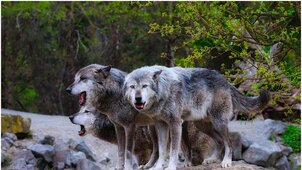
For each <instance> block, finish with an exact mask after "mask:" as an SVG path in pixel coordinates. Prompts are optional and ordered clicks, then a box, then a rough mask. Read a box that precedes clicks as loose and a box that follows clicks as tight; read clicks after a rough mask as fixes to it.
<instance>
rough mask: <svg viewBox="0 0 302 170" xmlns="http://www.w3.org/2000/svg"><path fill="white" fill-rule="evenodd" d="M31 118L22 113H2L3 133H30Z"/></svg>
mask: <svg viewBox="0 0 302 170" xmlns="http://www.w3.org/2000/svg"><path fill="white" fill-rule="evenodd" d="M30 125H31V119H30V118H24V117H22V116H20V115H7V114H2V115H1V133H5V132H9V133H28V132H29V131H30Z"/></svg>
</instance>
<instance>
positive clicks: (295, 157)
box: [289, 153, 301, 169]
mask: <svg viewBox="0 0 302 170" xmlns="http://www.w3.org/2000/svg"><path fill="white" fill-rule="evenodd" d="M289 160H290V167H291V168H290V169H297V168H301V153H294V154H291V155H290V156H289Z"/></svg>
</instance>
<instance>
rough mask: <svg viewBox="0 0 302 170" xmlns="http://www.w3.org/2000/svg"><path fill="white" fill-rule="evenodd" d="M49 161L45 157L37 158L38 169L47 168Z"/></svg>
mask: <svg viewBox="0 0 302 170" xmlns="http://www.w3.org/2000/svg"><path fill="white" fill-rule="evenodd" d="M46 166H47V162H46V161H45V160H44V159H43V158H41V157H40V158H37V169H45V167H46Z"/></svg>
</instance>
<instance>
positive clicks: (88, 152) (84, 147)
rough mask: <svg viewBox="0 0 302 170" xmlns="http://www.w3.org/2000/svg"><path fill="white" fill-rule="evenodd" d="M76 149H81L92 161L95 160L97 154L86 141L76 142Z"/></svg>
mask: <svg viewBox="0 0 302 170" xmlns="http://www.w3.org/2000/svg"><path fill="white" fill-rule="evenodd" d="M74 150H75V151H81V152H83V153H84V154H85V155H86V157H87V158H88V159H90V160H92V161H95V160H96V159H95V155H94V154H93V153H92V151H91V150H90V149H89V147H88V146H87V145H86V143H85V142H84V141H82V140H81V141H77V142H76V143H75V147H74Z"/></svg>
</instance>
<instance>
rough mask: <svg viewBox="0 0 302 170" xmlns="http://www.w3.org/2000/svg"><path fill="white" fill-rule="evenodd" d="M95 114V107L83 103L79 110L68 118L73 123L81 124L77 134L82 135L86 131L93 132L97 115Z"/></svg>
mask: <svg viewBox="0 0 302 170" xmlns="http://www.w3.org/2000/svg"><path fill="white" fill-rule="evenodd" d="M97 114H98V113H97V111H96V109H95V108H93V107H89V106H86V105H85V106H82V107H81V108H80V111H79V112H77V113H75V114H73V115H71V116H69V119H70V121H71V122H72V123H73V124H76V125H80V126H81V129H80V131H79V135H80V136H84V135H85V134H87V132H88V133H92V132H93V129H94V128H95V127H94V126H95V121H96V119H97V117H98V116H97Z"/></svg>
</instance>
